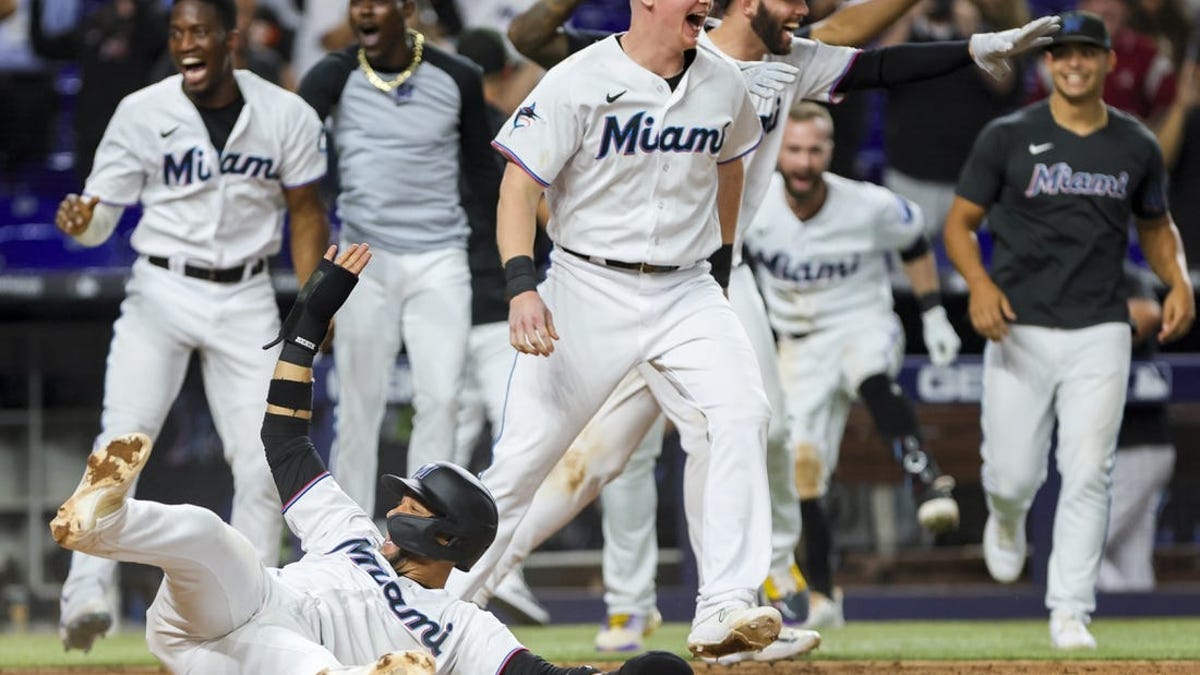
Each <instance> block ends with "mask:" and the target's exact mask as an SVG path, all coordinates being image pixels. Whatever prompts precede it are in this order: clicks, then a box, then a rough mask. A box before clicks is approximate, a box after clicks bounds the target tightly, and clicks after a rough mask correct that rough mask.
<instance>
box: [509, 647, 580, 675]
mask: <svg viewBox="0 0 1200 675" xmlns="http://www.w3.org/2000/svg"><path fill="white" fill-rule="evenodd" d="M599 672H600V671H599V670H596V669H595V668H593V667H591V666H581V667H578V668H560V667H559V666H556V665H554V664H553V663H547V662H546V660H545V659H543V658H542V657H540V656H538V655H536V654H534V653H532V652H528V651H523V652H517V653H516V654H513V657H512V658H511V659H509V660H508V663H506V664H504V670H502V671H500V674H499V675H596V674H597V673H599Z"/></svg>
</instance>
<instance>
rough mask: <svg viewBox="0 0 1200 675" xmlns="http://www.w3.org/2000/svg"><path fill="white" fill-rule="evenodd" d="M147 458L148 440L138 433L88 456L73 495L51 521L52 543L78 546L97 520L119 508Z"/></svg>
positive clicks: (118, 439) (148, 457)
mask: <svg viewBox="0 0 1200 675" xmlns="http://www.w3.org/2000/svg"><path fill="white" fill-rule="evenodd" d="M149 459H150V437H149V436H146V434H139V433H134V434H126V435H124V436H117V437H116V438H113V439H112V440H110V441H109V442H108V445H106V446H104V448H103V449H101V450H97V451H96V452H93V453H92V454H91V455H90V456H88V460H87V469H86V470H85V471H84V472H83V478H82V479H81V480H80V481H79V485H78V486H77V487H76V488H75V492H74V494H72V495H71V496H70V497H69V498H68V499H67V501H65V502H63V505H62V506H60V507H58V513H57V515H55V516H54V520H51V521H50V533H51V534H52V535H53V536H54V541H57V542H58V543H59V545H61V546H62V547H63V548H70V549H73V548H75V547H76V546H78V544H79V542H80V540H81V539H82V538H83V537H84V536H85V535H86V534H88V533H89V532H91V531H92V530H93V529H95V527H96V521H97V520H99V519H100V518H103V517H104V516H107V515H109V514H110V513H112V512H114V511H116V510H117V509H119V508H121V505H122V504H124V503H125V498H126V496H128V494H129V491H130V490H131V489H132V488H133V485H134V483H135V482H136V481H135V479H136V478H137V475H138V474H139V473H141V471H142V468H143V467H145V466H146V461H147V460H149Z"/></svg>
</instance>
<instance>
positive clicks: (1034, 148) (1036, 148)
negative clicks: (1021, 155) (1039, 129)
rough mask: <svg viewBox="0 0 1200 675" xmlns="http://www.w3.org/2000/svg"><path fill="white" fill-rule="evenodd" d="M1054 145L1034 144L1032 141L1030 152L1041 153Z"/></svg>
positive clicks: (1033, 153)
mask: <svg viewBox="0 0 1200 675" xmlns="http://www.w3.org/2000/svg"><path fill="white" fill-rule="evenodd" d="M1053 147H1054V144H1053V143H1042V144H1040V145H1034V144H1033V143H1030V144H1029V154H1031V155H1040V154H1042V153H1043V152H1045V151H1047V150H1049V149H1050V148H1053Z"/></svg>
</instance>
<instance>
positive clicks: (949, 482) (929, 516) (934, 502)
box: [917, 475, 959, 533]
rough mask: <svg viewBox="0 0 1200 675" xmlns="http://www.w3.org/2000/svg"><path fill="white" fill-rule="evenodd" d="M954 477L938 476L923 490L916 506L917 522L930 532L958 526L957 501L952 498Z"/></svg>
mask: <svg viewBox="0 0 1200 675" xmlns="http://www.w3.org/2000/svg"><path fill="white" fill-rule="evenodd" d="M954 485H955V483H954V477H953V476H944V475H943V476H938V477H937V478H935V479H934V480H933V484H932V485H930V486H929V487H928V488H926V490H925V494H924V495H923V498H922V500H921V504H920V506H918V507H917V522H918V523H920V524H921V527H923V528H925V529H926V530H929V531H930V532H934V533H938V532H948V531H950V530H953V529H954V528H956V527H958V517H959V516H958V502H957V501H955V500H954V494H953V492H954Z"/></svg>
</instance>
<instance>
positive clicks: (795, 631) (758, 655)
mask: <svg viewBox="0 0 1200 675" xmlns="http://www.w3.org/2000/svg"><path fill="white" fill-rule="evenodd" d="M820 646H821V634H820V633H818V632H817V631H815V630H805V629H803V628H792V627H790V626H784V627H783V629H782V630H780V631H779V637H778V638H777V639H776V640H775V641H774V642H772V643H771V644H769V645H767V646H766V647H763V648H762V649H759V650H758V651H750V652H737V653H736V654H728V655H726V656H720V657H717V658H711V657H705V658H704V660H705V661H707V662H708V663H717V664H720V665H723V666H729V665H733V664H735V663H742V662H743V661H760V662H769V661H785V660H787V659H794V658H796V657H797V656H803V655H805V654H807V653H809V652H811V651H812V650H814V649H816V648H817V647H820Z"/></svg>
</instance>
